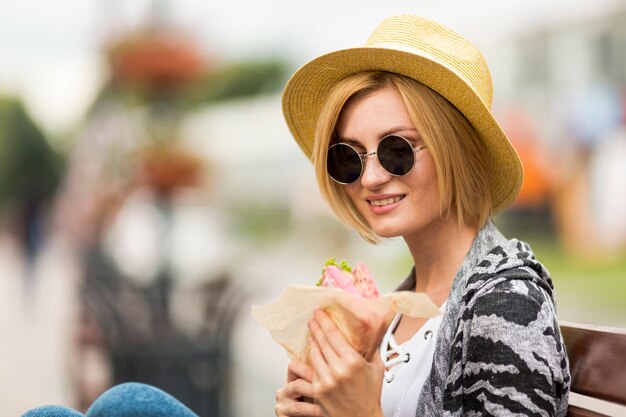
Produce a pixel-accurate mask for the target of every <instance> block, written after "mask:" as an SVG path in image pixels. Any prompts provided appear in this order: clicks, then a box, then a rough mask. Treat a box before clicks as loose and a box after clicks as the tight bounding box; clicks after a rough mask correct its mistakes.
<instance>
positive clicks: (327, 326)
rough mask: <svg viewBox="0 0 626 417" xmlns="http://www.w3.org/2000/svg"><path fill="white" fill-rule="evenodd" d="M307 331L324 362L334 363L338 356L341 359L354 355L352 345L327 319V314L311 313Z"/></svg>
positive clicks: (317, 311)
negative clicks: (315, 343) (311, 316)
mask: <svg viewBox="0 0 626 417" xmlns="http://www.w3.org/2000/svg"><path fill="white" fill-rule="evenodd" d="M309 329H310V330H311V334H312V335H313V337H314V338H315V341H316V342H317V343H318V345H319V348H320V350H321V352H322V354H323V355H324V357H325V358H326V360H328V361H333V362H335V361H336V360H337V359H338V356H341V357H343V356H347V355H351V354H353V353H355V350H354V348H353V347H352V345H350V343H349V342H348V341H347V340H346V338H345V336H344V335H343V334H342V333H341V332H340V331H339V329H338V328H337V326H336V325H335V323H334V322H333V321H332V320H331V319H330V317H328V314H326V313H324V312H323V311H321V310H316V311H315V312H314V313H313V318H312V319H311V321H310V322H309Z"/></svg>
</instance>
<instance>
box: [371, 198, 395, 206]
mask: <svg viewBox="0 0 626 417" xmlns="http://www.w3.org/2000/svg"><path fill="white" fill-rule="evenodd" d="M400 200H402V197H401V196H397V197H392V198H385V199H383V200H370V203H371V204H372V205H373V206H386V205H388V204H391V203H396V202H398V201H400Z"/></svg>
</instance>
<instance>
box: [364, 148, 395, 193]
mask: <svg viewBox="0 0 626 417" xmlns="http://www.w3.org/2000/svg"><path fill="white" fill-rule="evenodd" d="M390 178H391V174H390V173H389V172H387V170H386V169H385V168H383V167H382V165H381V164H380V161H379V160H378V155H376V152H371V153H369V154H367V155H366V158H364V160H363V173H362V174H361V179H360V181H361V185H362V186H363V187H366V188H376V187H377V186H379V185H381V184H384V183H386V182H387V181H389V179H390Z"/></svg>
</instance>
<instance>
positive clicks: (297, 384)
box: [284, 379, 313, 400]
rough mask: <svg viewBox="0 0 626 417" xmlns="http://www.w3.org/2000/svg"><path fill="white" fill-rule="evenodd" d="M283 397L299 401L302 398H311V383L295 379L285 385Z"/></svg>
mask: <svg viewBox="0 0 626 417" xmlns="http://www.w3.org/2000/svg"><path fill="white" fill-rule="evenodd" d="M284 395H285V397H287V398H291V399H294V400H296V399H300V398H302V397H307V398H313V390H312V388H311V383H310V382H307V381H305V380H303V379H296V380H295V381H292V382H290V383H288V384H287V385H285V387H284Z"/></svg>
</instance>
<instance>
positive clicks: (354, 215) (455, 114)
mask: <svg viewBox="0 0 626 417" xmlns="http://www.w3.org/2000/svg"><path fill="white" fill-rule="evenodd" d="M388 86H392V87H394V88H396V89H397V90H398V92H399V93H400V95H401V97H402V99H403V101H404V104H405V105H406V108H407V110H408V113H409V116H410V117H411V120H412V122H413V124H414V125H415V128H416V129H417V130H418V132H419V133H420V135H421V137H422V139H423V140H424V143H425V144H426V145H427V146H428V149H429V151H430V153H431V155H432V157H433V160H434V164H435V170H436V173H437V181H438V190H439V214H440V216H449V215H452V214H453V215H456V218H457V222H458V225H459V227H461V226H463V225H474V226H477V227H482V226H483V225H484V224H485V222H486V221H487V219H488V218H489V217H490V216H491V212H492V208H493V204H492V199H491V192H490V188H489V167H488V165H487V164H488V161H487V158H485V157H484V155H485V154H486V152H485V151H484V146H485V145H484V144H483V142H482V140H481V139H480V137H479V136H478V134H477V133H476V131H475V130H474V128H473V127H472V126H471V124H470V123H469V122H468V121H467V119H466V118H465V117H464V116H463V115H462V114H461V113H460V112H459V111H458V110H457V109H456V108H455V107H454V106H453V105H452V104H450V103H449V102H448V101H447V100H446V99H444V98H443V97H442V96H440V95H439V94H438V93H436V92H435V91H433V90H431V89H430V88H428V87H426V86H425V85H423V84H421V83H420V82H418V81H415V80H413V79H411V78H408V77H404V76H402V75H399V74H394V73H388V72H380V71H372V72H363V73H358V74H354V75H351V76H349V77H347V78H345V79H343V80H342V81H340V82H339V83H337V84H336V85H335V86H334V87H333V88H332V89H331V91H330V93H329V94H328V96H327V97H326V100H325V103H324V105H323V107H322V109H321V112H320V115H319V118H318V120H317V126H316V129H315V144H314V147H313V155H312V159H313V164H314V166H315V171H316V175H317V182H318V185H319V188H320V191H321V193H322V195H323V196H324V198H325V199H326V200H327V201H328V203H329V205H330V207H331V209H332V210H333V211H334V212H335V214H336V215H337V217H338V218H339V219H340V220H341V221H342V222H344V223H345V224H347V225H349V226H352V227H353V228H354V229H356V230H357V231H358V232H359V233H360V234H361V236H363V238H364V239H365V240H367V241H369V242H371V243H377V242H378V241H379V237H378V236H377V235H376V233H374V231H373V230H372V228H371V226H370V225H369V224H368V222H367V220H366V219H365V218H364V217H363V215H361V213H360V212H359V211H358V210H357V209H356V207H355V206H354V204H353V203H352V200H351V199H350V197H349V196H348V195H347V193H346V191H345V186H343V185H341V184H337V183H336V182H334V181H333V180H332V179H331V178H330V177H329V175H328V172H327V170H326V157H327V154H328V147H329V146H330V144H331V143H332V142H333V140H334V139H335V136H336V125H337V121H338V120H339V117H340V116H341V112H342V110H343V109H344V108H345V107H346V105H348V104H349V103H351V102H352V101H354V100H356V99H358V98H361V97H364V96H366V95H368V94H370V93H372V92H374V91H377V90H379V89H381V88H384V87H388Z"/></svg>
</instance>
